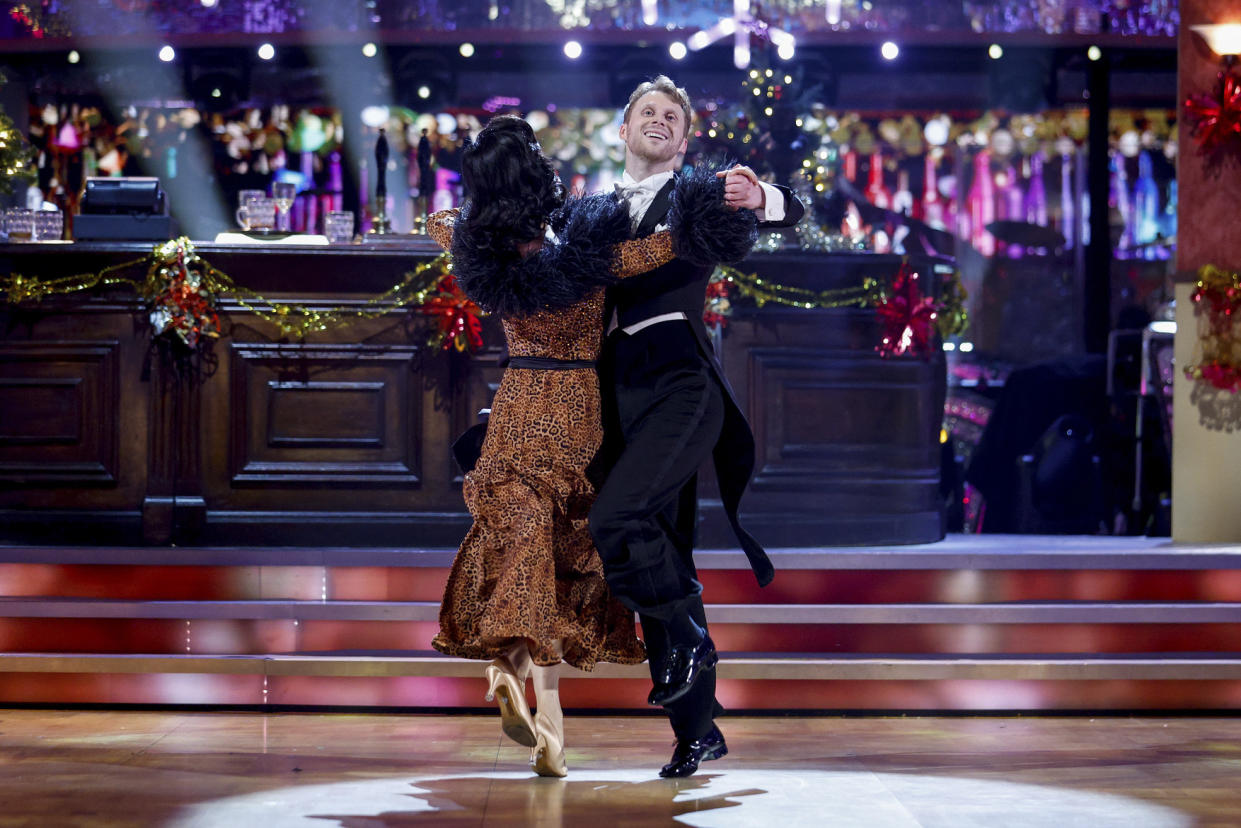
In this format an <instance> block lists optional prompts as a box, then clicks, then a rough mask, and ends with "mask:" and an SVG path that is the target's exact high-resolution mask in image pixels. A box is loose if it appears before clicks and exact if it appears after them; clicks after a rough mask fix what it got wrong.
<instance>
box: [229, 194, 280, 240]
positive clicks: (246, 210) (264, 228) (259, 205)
mask: <svg viewBox="0 0 1241 828" xmlns="http://www.w3.org/2000/svg"><path fill="white" fill-rule="evenodd" d="M237 223H238V224H240V225H241V229H242V230H256V231H258V232H260V233H268V232H271V229H272V228H273V227H275V226H276V200H275V199H273V198H252V199H250V200H249V201H247V202H245V203H244V204H242V205H241V206H240V207H238V208H237Z"/></svg>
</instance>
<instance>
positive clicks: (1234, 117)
mask: <svg viewBox="0 0 1241 828" xmlns="http://www.w3.org/2000/svg"><path fill="white" fill-rule="evenodd" d="M1185 115H1186V118H1187V119H1188V120H1189V123H1190V127H1191V129H1192V134H1193V136H1194V137H1195V138H1196V139H1197V140H1198V145H1199V147H1200V148H1201V150H1202V152H1204V153H1208V154H1210V153H1215V152H1219V151H1220V150H1223V149H1226V148H1227V146H1228V144H1229V143H1230V142H1232V141H1233V140H1234V139H1237V138H1241V83H1239V82H1238V80H1237V78H1236V77H1234V76H1233V75H1232V74H1231V73H1224V72H1221V73H1220V75H1219V83H1217V84H1216V85H1215V90H1214V91H1213V92H1212V94H1210V95H1193V96H1191V97H1189V98H1187V99H1186V101H1185ZM1239 148H1241V147H1239Z"/></svg>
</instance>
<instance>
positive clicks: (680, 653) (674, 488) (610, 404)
mask: <svg viewBox="0 0 1241 828" xmlns="http://www.w3.org/2000/svg"><path fill="white" fill-rule="evenodd" d="M692 114H693V110H692V109H691V107H690V103H689V96H688V95H687V94H686V92H685V90H684V89H680V88H678V87H677V86H676V84H675V83H673V82H672V81H671V80H670V79H669V78H667V77H665V76H663V75H661V76H659V77H658V78H656V79H654V80H653V81H648V82H646V83H643V84H640V85H639V86H638V88H637V89H635V90H634V92H633V94H632V95H630V98H629V103H628V105H627V106H626V107H625V112H624V116H623V121H624V123H623V125H622V126H621V128H620V137H621V139H622V140H623V141H624V142H625V174H624V176H623V178H622V183H621V184H620V185H619V186H618V192H620V193H621V196H622V197H624V198H626V199H627V200H628V203H629V209H630V216H631V219H632V222H633V225H634V236H635V238H640V237H643V236H646V235H649V234H651V233H653V232H655V231H656V230H658V229H660V227H661V226H662V224H663V222H664V220H665V216H666V215H667V213H668V211H669V207H670V202H671V198H672V192H673V188H674V185H675V181H674V172H675V170H677V169H679V166H680V165H679V159H680V157H681V156H682V155H683V154H684V152H685V149H686V146H687V143H688V141H687V138H688V135H689V128H690V122H691V120H692ZM719 175H720V176H721V177H723V178H724V185H723V191H724V200H725V203H726V204H727V205H728V206H729V207H731V208H733V209H750V210H754V211H755V212H756V213H757V214H758V217H759V219H760V220H761V221H762V222H764V223H765V224H767V226H790V225H793V224H795V223H796V222H797V221H798V220H799V219H800V218H801V216H802V214H803V213H804V211H805V210H804V207H803V206H802V205H801V204H800V203H799V202H798V201H797V199H796V198H794V197H793V195H792V193H791V192H789V191H788V190H787V189H784V188H779V187H775V186H772V185H770V184H760V182H759V181H758V179H757V177H756V176H755V175H754V173H753V172H752V171H751V170H749V169H748V168H746V167H734V168H732V169H730V170H728V171H727V173H723V172H721V173H719ZM712 270H713V267H712V266H710V265H708V266H697V265H693V264H690V263H688V262H686V261H683V260H681V259H677V260H675V261H673V262H671V263H669V264H667V265H665V266H663V267H661V268H658V269H656V270H654V271H651V272H650V273H648V274H644V275H643V276H640V277H637V278H633V279H628V280H626V281H625V282H623V283H621V284H620V285H617V286H615V287H613V288H612V289H611V291H610V294H609V298H610V300H611V302H612V304H613V305H614V316H613V320H612V322H613V326H614V328H613V330H612V331H611V332H610V334H609V337H608V340H607V342H606V343H605V346H604V350H603V354H602V355H601V358H600V363H599V373H600V381H601V383H602V385H603V396H604V411H605V425H606V429H607V430H609V431H611V432H612V434H613V439H617V441H618V442H619V443H620V446H619V453H618V454H617V455H616V457H615V462H614V464H612V465H611V467H610V470H609V472H608V477H607V479H606V482H604V484H603V485H602V487H601V488H600V491H599V497H598V499H597V500H596V502H595V505H594V507H593V509H592V510H591V513H590V529H591V534H592V535H593V536H594V539H595V543H596V545H597V546H598V548H599V553H600V556H601V558H602V560H603V565H604V571H605V573H606V575H607V579H608V583H609V585H610V587H611V588H612V590H613V593H614V594H615V595H616V596H617V597H618V598H619V599H620V600H621V601H622V602H623V603H624V604H625V605H626V606H629V607H630V608H632V609H633V610H635V611H636V612H637V613H638V615H639V617H640V620H641V623H642V635H643V639H644V641H645V642H646V647H647V654H648V656H649V660H650V669H651V678H652V680H653V682H654V688H653V689H652V690H651V694H650V696H649V698H648V701H649V702H650V703H651V704H653V705H659V706H662V707H664V708H665V709H666V710H667V711H668V716H669V719H670V720H671V724H672V729H673V732H674V733H675V734H676V738H677V743H676V749H675V751H674V752H673V755H672V761H671V762H669V763H668V764H667V765H665V766H664V767H663V768H662V770H660V772H659V775H660V776H663V777H679V776H689V775H690V774H692V773H694V772H695V771H696V770H698V765H699V762H701V761H705V760H708V759H717V758H719V757H721V756H723V755H724V754H725V753H727V752H728V748H727V746H726V745H725V743H724V737H723V736H722V735H721V734H720V731H719V728H717V727H716V726H715V723H714V719H715V717H716V716H717V715H718V714H719V713H721V712H722V711H723V708H722V707H720V705H719V703H718V702H716V700H715V671H714V667H715V664H716V661H717V658H718V657H717V655H716V652H715V645H714V644H713V643H712V641H711V638H710V636H708V635H707V629H706V627H707V621H706V615H705V613H704V611H703V604H702V584H700V583H699V582H698V580H697V571H696V570H695V568H694V562H693V558H692V552H693V543H694V534H695V523H696V520H697V497H696V484H697V472H698V468H699V467H700V466H701V465H702V463H703V461H705V460H706V458H707V457H708V456H709V455H711V456H713V457H714V461H715V468H716V475H717V477H718V479H719V485H720V494H721V499H722V501H723V504H724V509H725V512H726V513H727V515H728V519H729V521H730V523H731V524H732V527H733V530H734V532H735V533H736V535H737V539H738V540H739V541H740V543H741V546H742V548H743V549H744V550H745V553H746V556H747V557H748V558H749V560H750V564H751V567H752V568H753V569H754V573H755V576H756V577H757V578H758V581H759V584H760V585H766V584H767V583H768V582H769V581H770V580H771V578H772V575H773V571H772V566H771V562H770V561H769V560H768V559H767V555H766V553H764V552H763V549H762V547H761V546H759V544H758V543H757V542H756V541H755V540H754V538H752V537H751V536H750V535H749V534H748V533H747V532H746V531H745V530H744V529H742V528H741V525H740V523H739V522H738V519H737V508H738V504H739V502H740V499H741V493H742V492H743V491H744V489H745V487H746V485H747V484H748V483H749V479H750V475H751V473H752V472H753V467H754V435H753V434H752V433H751V432H750V427H749V424H748V423H746V420H745V416H744V415H743V414H742V413H741V409H740V408H739V407H738V405H737V402H736V400H735V399H734V398H733V394H732V390H731V389H730V388H729V386H728V383H727V381H726V380H725V378H724V374H723V370H722V369H721V367H720V364H719V362H718V361H717V360H716V358H715V354H714V351H713V348H712V345H711V340H710V338H709V337H708V335H707V330H706V327H705V326H704V324H703V321H702V307H703V303H704V301H705V292H706V287H707V283H708V281H709V280H710V277H711V273H712Z"/></svg>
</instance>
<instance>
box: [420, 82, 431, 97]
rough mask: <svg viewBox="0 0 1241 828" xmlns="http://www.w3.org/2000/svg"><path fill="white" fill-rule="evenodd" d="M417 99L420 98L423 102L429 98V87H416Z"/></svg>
mask: <svg viewBox="0 0 1241 828" xmlns="http://www.w3.org/2000/svg"><path fill="white" fill-rule="evenodd" d="M418 97H419V98H422V99H423V100H424V101H425V100H426V99H427V98H429V97H431V87H429V86H425V85H424V86H419V87H418Z"/></svg>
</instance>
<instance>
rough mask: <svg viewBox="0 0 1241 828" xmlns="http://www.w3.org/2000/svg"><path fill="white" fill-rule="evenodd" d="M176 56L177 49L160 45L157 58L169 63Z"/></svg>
mask: <svg viewBox="0 0 1241 828" xmlns="http://www.w3.org/2000/svg"><path fill="white" fill-rule="evenodd" d="M176 56H177V50H176V49H174V48H172V47H171V46H161V47H160V50H159V59H160V60H162V61H163V62H164V63H171V62H172V61H173V59H175V58H176Z"/></svg>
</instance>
